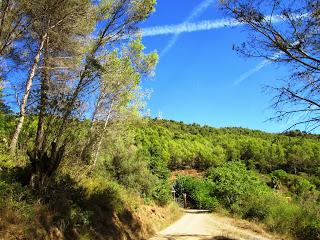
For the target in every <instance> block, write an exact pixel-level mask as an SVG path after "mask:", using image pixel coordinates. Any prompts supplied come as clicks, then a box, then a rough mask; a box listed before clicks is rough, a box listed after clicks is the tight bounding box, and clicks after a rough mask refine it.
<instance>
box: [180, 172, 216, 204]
mask: <svg viewBox="0 0 320 240" xmlns="http://www.w3.org/2000/svg"><path fill="white" fill-rule="evenodd" d="M174 188H175V190H176V195H177V197H180V198H182V194H183V193H185V194H187V203H188V205H189V206H190V207H192V208H197V209H209V210H212V209H214V208H216V207H217V205H218V201H217V199H216V198H215V197H214V196H212V195H211V193H212V188H213V186H212V183H211V182H209V181H207V180H205V179H199V178H195V177H191V176H178V178H177V180H176V182H175V186H174Z"/></svg>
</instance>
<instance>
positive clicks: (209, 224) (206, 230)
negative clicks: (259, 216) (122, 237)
mask: <svg viewBox="0 0 320 240" xmlns="http://www.w3.org/2000/svg"><path fill="white" fill-rule="evenodd" d="M182 239H183V240H185V239H190V240H207V239H209V240H270V239H274V238H272V237H271V236H270V235H268V234H266V233H265V232H263V231H262V230H260V229H259V228H258V227H254V226H253V225H252V224H249V223H247V222H245V221H239V220H234V219H232V218H227V217H222V216H219V215H217V214H210V213H204V212H199V211H188V212H186V213H185V214H184V216H183V217H182V218H181V219H179V220H178V221H177V222H175V223H174V224H173V225H171V226H169V227H168V228H166V229H164V230H162V231H161V232H159V233H158V234H157V235H156V236H155V237H153V238H151V239H150V240H182Z"/></svg>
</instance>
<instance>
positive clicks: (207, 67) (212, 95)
mask: <svg viewBox="0 0 320 240" xmlns="http://www.w3.org/2000/svg"><path fill="white" fill-rule="evenodd" d="M210 2H211V4H209V3H210ZM199 6H200V7H199ZM201 6H202V8H201ZM196 9H198V10H196ZM195 13H196V14H195ZM196 15H198V16H196ZM190 16H191V17H190ZM188 17H189V19H188ZM223 18H225V16H224V15H223V12H222V11H221V10H219V9H218V3H217V1H214V0H212V1H210V0H201V1H199V0H188V1H183V4H181V1H168V0H167V1H166V0H158V3H157V6H156V12H155V13H153V14H152V15H151V17H150V18H149V19H148V20H146V21H145V22H144V23H143V24H142V25H141V27H142V28H143V29H150V28H152V27H155V26H165V25H177V24H181V23H183V22H184V21H186V20H189V22H191V23H197V22H201V21H204V20H210V21H216V20H221V19H223ZM247 36H248V32H247V31H246V28H245V27H244V26H236V27H221V28H216V29H212V30H206V31H194V32H186V33H181V34H180V35H179V36H178V37H177V38H176V41H174V40H173V37H174V35H173V34H167V35H155V36H145V37H143V43H144V44H145V46H146V51H153V50H156V51H158V53H159V54H160V59H159V64H158V66H157V69H156V75H155V77H154V78H153V79H150V80H146V81H144V82H143V87H145V88H148V89H152V90H153V93H152V96H151V99H150V100H149V101H148V108H149V109H150V110H151V113H152V116H153V117H155V116H157V115H158V112H161V113H162V116H163V118H166V119H173V120H177V121H184V122H186V123H193V122H196V123H199V124H207V125H210V126H213V127H227V126H228V127H231V126H237V127H247V128H253V129H261V130H264V131H268V132H279V131H284V130H285V129H286V128H288V127H289V124H290V123H286V122H280V123H279V122H270V121H266V120H267V119H268V118H269V117H272V116H273V114H274V113H273V110H272V109H271V108H270V105H271V99H272V95H270V94H266V93H264V92H263V87H264V86H265V85H276V84H277V83H279V80H280V79H283V78H284V77H286V76H287V75H288V72H287V68H286V66H279V65H272V64H271V65H266V66H264V67H263V68H262V69H260V70H259V71H257V72H255V73H254V74H252V75H251V76H249V77H248V78H245V79H243V78H241V76H244V75H246V73H248V72H249V71H252V69H254V68H256V67H257V66H258V65H259V64H261V62H262V61H263V60H261V59H247V58H244V57H242V56H239V55H237V54H236V53H235V51H233V50H232V46H233V44H236V45H237V44H239V43H241V42H242V41H244V40H245V39H246V37H247ZM170 42H171V43H174V44H171V47H168V45H170V44H169V43H170ZM164 50H165V51H164Z"/></svg>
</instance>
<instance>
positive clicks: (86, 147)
mask: <svg viewBox="0 0 320 240" xmlns="http://www.w3.org/2000/svg"><path fill="white" fill-rule="evenodd" d="M101 100H102V96H101V94H100V96H99V97H98V100H97V102H96V104H95V109H94V112H93V114H92V118H91V123H90V129H89V132H88V133H87V136H86V142H85V144H84V146H83V148H82V150H81V159H82V160H83V161H85V160H87V157H88V152H89V151H90V148H91V147H92V142H93V139H94V136H93V134H94V126H95V124H94V122H95V120H96V116H97V114H98V109H99V106H100V103H101Z"/></svg>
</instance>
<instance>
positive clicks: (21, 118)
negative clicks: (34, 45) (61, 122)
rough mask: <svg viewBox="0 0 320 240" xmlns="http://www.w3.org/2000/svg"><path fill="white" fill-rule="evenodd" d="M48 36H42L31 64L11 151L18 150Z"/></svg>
mask: <svg viewBox="0 0 320 240" xmlns="http://www.w3.org/2000/svg"><path fill="white" fill-rule="evenodd" d="M46 37H47V34H44V35H43V36H42V39H41V42H40V45H39V48H38V51H37V54H36V56H35V58H34V62H33V64H32V66H31V69H30V72H29V76H28V79H27V82H26V89H25V93H24V95H23V98H22V101H21V105H20V114H19V121H18V124H17V126H16V129H15V132H14V134H13V137H12V140H11V144H10V152H11V153H14V152H15V151H16V148H17V142H18V138H19V135H20V132H21V130H22V125H23V122H24V117H25V114H26V108H27V101H28V97H29V94H30V91H31V87H32V81H33V78H34V76H35V74H36V70H37V68H38V63H39V61H40V55H41V52H42V49H43V46H44V42H45V39H46Z"/></svg>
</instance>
